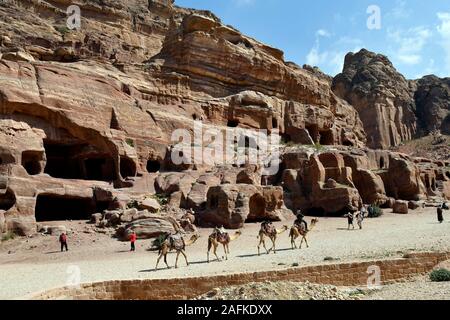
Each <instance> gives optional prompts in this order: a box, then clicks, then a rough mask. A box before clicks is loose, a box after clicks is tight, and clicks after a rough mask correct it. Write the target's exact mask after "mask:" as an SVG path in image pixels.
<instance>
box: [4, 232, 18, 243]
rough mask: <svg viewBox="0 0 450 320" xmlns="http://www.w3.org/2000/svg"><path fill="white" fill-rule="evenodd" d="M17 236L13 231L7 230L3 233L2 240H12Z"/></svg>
mask: <svg viewBox="0 0 450 320" xmlns="http://www.w3.org/2000/svg"><path fill="white" fill-rule="evenodd" d="M15 237H16V235H15V234H14V233H13V232H7V233H5V234H4V235H2V242H3V241H8V240H12V239H14V238H15Z"/></svg>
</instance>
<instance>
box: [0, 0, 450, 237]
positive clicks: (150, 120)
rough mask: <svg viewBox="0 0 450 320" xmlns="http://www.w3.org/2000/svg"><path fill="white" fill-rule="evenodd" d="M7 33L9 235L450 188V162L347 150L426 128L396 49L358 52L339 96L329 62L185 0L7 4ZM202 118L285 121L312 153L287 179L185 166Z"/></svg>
mask: <svg viewBox="0 0 450 320" xmlns="http://www.w3.org/2000/svg"><path fill="white" fill-rule="evenodd" d="M70 4H76V5H79V6H80V8H81V13H82V20H81V22H82V27H81V29H80V30H78V31H77V30H69V29H67V27H65V22H66V19H67V16H66V8H67V7H68V6H69V5H70ZM0 36H1V37H0V55H1V57H0V124H1V125H0V173H1V177H0V231H5V230H9V231H15V232H17V233H21V234H30V233H33V232H35V231H36V222H39V221H45V220H46V219H62V220H64V219H69V218H70V219H88V218H89V217H90V215H91V214H97V215H95V217H97V218H98V217H100V216H101V217H102V219H103V218H104V220H105V221H107V223H106V224H108V225H109V224H111V223H110V221H114V220H118V221H119V220H120V221H122V220H123V221H122V222H127V223H129V226H130V228H133V227H136V226H138V227H139V228H142V226H147V227H146V228H150V226H151V228H155V226H157V225H161V223H162V224H164V226H165V227H164V228H166V229H167V228H170V227H171V224H170V223H169V222H167V221H166V220H164V223H163V222H161V221H160V222H161V223H160V222H157V223H155V222H154V221H150V222H148V223H147V222H142V221H141V219H153V218H154V216H150V218H149V215H148V214H146V213H142V214H141V213H134V214H133V215H131V214H128V213H127V211H126V210H127V207H129V206H130V205H131V206H133V205H134V204H135V203H140V204H142V203H144V202H145V201H147V200H146V199H147V198H148V197H155V198H156V199H159V200H161V199H165V200H164V202H165V203H164V205H166V206H168V207H170V208H172V209H173V208H175V209H176V208H182V209H193V210H195V213H196V223H197V224H199V225H206V226H210V225H219V224H222V225H226V226H229V227H233V228H236V227H241V226H242V224H243V223H245V222H246V221H259V220H261V219H284V218H285V217H286V216H288V215H290V214H292V213H291V211H290V210H288V209H292V210H295V209H297V208H302V209H306V210H310V209H315V210H317V211H318V212H320V213H324V214H340V213H342V212H344V211H345V210H348V209H349V208H353V207H357V206H359V205H360V204H361V203H362V201H364V202H373V201H381V202H383V203H388V200H389V199H391V198H404V199H407V200H416V199H423V198H426V197H427V196H430V195H432V196H436V197H442V196H443V195H445V193H446V192H447V190H450V188H448V187H447V184H448V175H447V174H446V172H445V168H446V167H447V165H448V164H446V163H445V162H441V163H434V162H432V163H430V164H427V166H426V168H424V169H423V170H422V171H421V168H420V165H419V164H418V163H414V160H413V159H412V158H405V157H404V156H400V155H397V154H391V155H389V154H385V155H383V156H378V157H379V158H380V159H383V161H384V162H383V163H380V161H381V160H380V159H377V160H374V159H372V158H376V156H374V155H373V153H370V152H366V151H363V153H362V154H361V155H360V159H359V160H355V161H352V160H351V159H350V158H352V159H353V155H350V156H349V155H347V154H346V152H348V150H352V149H353V150H365V149H360V148H364V146H365V144H366V139H367V138H369V146H379V147H387V146H390V145H395V144H398V143H399V142H400V141H402V140H405V139H409V138H411V137H412V136H413V135H414V134H415V132H416V131H417V125H416V118H415V116H414V113H413V111H414V110H413V109H414V108H413V107H414V106H413V104H411V99H412V97H413V95H412V93H411V90H410V89H409V85H411V86H413V84H411V83H409V84H408V82H406V80H404V78H403V77H402V76H401V75H399V74H398V73H397V72H396V71H395V69H393V67H392V65H391V64H390V63H389V62H388V61H387V59H385V58H384V57H382V56H377V55H373V54H369V53H367V52H363V53H359V54H356V55H349V56H348V57H347V59H346V68H345V70H344V73H343V75H342V76H340V77H337V78H336V79H334V90H332V79H331V78H330V77H328V76H326V75H324V74H323V73H321V72H320V71H319V70H318V69H316V68H312V67H308V66H305V67H304V68H300V67H298V66H297V65H295V64H293V63H289V62H285V61H284V59H283V52H282V51H280V50H278V49H276V48H272V47H269V46H267V45H265V44H263V43H260V42H258V41H257V40H255V39H252V38H250V37H247V36H245V35H243V34H242V33H240V32H239V31H238V30H236V29H234V28H232V27H230V26H226V25H224V24H223V23H221V21H220V20H219V19H218V18H217V17H215V16H214V15H213V14H212V13H210V12H206V11H195V10H191V9H183V8H179V7H177V6H175V5H174V3H173V1H169V0H167V1H164V0H159V1H156V0H153V1H152V0H150V1H144V0H132V1H112V0H103V1H94V0H76V1H67V0H48V1H35V0H24V1H20V2H18V1H12V0H6V1H2V2H0ZM368 57H369V58H368ZM360 65H363V66H362V67H361V66H360ZM366 65H367V66H366ZM366 69H367V70H366ZM360 73H362V74H364V75H366V76H367V79H365V78H364V77H361V76H360ZM377 79H380V80H377ZM366 80H367V81H366ZM372 82H375V83H377V85H373V83H372ZM397 82H398V83H397ZM418 87H420V88H423V89H421V90H422V91H426V90H427V89H426V85H425V84H424V83H423V84H421V83H419V84H418ZM422 91H420V92H422ZM355 92H356V93H355ZM443 97H444V96H443ZM442 99H444V100H442V101H444V102H443V103H444V104H445V97H444V98H442ZM430 103H432V104H433V108H434V106H435V102H434V100H433V102H430ZM352 104H354V105H352ZM424 104H425V105H426V104H427V102H424ZM438 105H439V107H436V108H441V103H440V102H439V103H438ZM372 106H374V107H373V108H372ZM361 119H362V120H363V121H361ZM373 119H378V120H377V122H376V123H375V124H373V125H371V124H370V120H373ZM194 120H197V121H202V123H203V125H204V126H205V127H206V128H214V129H218V130H221V131H226V130H233V129H234V128H236V127H238V128H245V129H266V130H268V131H269V132H273V131H275V129H278V130H279V132H280V134H281V136H282V137H283V140H284V142H285V143H286V144H288V145H290V144H303V145H307V146H309V147H306V148H307V149H308V151H307V152H306V154H305V153H304V151H299V152H297V151H296V152H291V151H289V150H288V151H286V155H284V156H283V157H284V159H286V160H283V161H284V162H283V164H282V166H281V170H280V172H279V174H278V175H276V176H273V177H264V176H263V175H262V173H261V172H260V168H258V167H252V166H248V165H245V164H242V165H239V164H238V165H234V166H231V165H227V166H215V165H214V164H208V165H185V166H177V165H174V164H173V163H172V161H171V159H170V150H171V147H172V145H173V144H174V142H173V141H171V134H172V132H173V131H174V130H175V129H178V128H185V129H187V130H188V131H192V130H193V126H194ZM364 130H366V131H364ZM366 133H367V134H366ZM366 136H367V137H366ZM205 139H206V138H205ZM204 144H207V142H206V141H204V140H202V139H201V140H200V141H199V143H198V145H196V143H194V142H193V143H192V146H193V147H197V148H201V147H202V146H203V145H204ZM312 145H315V147H314V148H317V146H320V145H322V146H328V148H331V149H333V150H334V151H332V152H331V153H330V154H328V151H327V149H324V150H322V151H318V150H315V151H314V148H312V147H311V146H312ZM342 145H343V146H346V147H345V148H344V149H340V147H337V146H342ZM348 148H349V149H348ZM291 158H293V159H296V160H295V161H290V160H289V159H291ZM391 158H392V161H391V163H392V165H391V166H392V169H391V166H389V165H388V163H387V162H388V161H389V159H391ZM397 158H400V159H398V160H395V159H397ZM368 159H372V160H370V161H369V160H368ZM376 161H378V162H376ZM359 162H362V163H365V164H364V165H361V164H360V163H359ZM369 162H370V163H371V164H370V165H369V164H368V163H369ZM394 164H397V166H394ZM399 168H400V169H401V170H400V169H399ZM378 170H381V172H378ZM386 170H391V171H392V172H391V173H392V174H385V172H386ZM397 172H400V173H399V174H400V175H401V176H400V177H398V176H396V175H395V174H396V173H397ZM333 181H334V182H333ZM426 181H428V185H427V184H426ZM437 181H439V183H438V182H437ZM147 202H148V201H147ZM167 212H169V211H167ZM167 212H165V211H164V212H163V214H168V213H167ZM99 213H102V214H100V215H98V214H99ZM130 216H132V217H136V219H137V220H139V222H135V221H131V220H132V219H134V218H131V220H130ZM152 217H153V218H152ZM97 218H96V219H94V220H95V221H96V220H98V219H97ZM158 221H159V220H158ZM98 222H99V223H101V221H98ZM114 223H115V222H114ZM114 223H112V224H114ZM187 227H189V228H191V229H192V226H191V225H190V224H187ZM122 231H123V232H124V234H126V230H122ZM154 231H155V230H153V229H152V230H150V231H149V230H144V231H142V234H146V235H149V234H151V235H154V234H155V232H154ZM156 231H158V230H156Z"/></svg>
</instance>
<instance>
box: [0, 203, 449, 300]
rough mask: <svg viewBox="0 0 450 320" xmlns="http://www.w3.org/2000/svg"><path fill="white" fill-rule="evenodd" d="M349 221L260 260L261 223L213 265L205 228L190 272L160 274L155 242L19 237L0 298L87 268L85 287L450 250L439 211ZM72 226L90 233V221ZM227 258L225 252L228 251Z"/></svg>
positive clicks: (283, 239) (4, 267) (4, 263)
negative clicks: (64, 242)
mask: <svg viewBox="0 0 450 320" xmlns="http://www.w3.org/2000/svg"><path fill="white" fill-rule="evenodd" d="M346 223H347V222H346V219H345V218H320V222H319V224H318V225H317V227H316V228H315V229H314V230H312V231H311V233H310V234H309V236H308V240H309V244H310V248H308V249H306V248H303V249H301V250H291V249H290V241H289V238H288V233H287V232H286V233H284V234H282V235H280V236H279V239H278V242H277V247H278V252H277V254H273V253H272V254H270V255H267V254H264V255H261V256H257V254H256V253H257V251H256V245H257V239H256V235H257V233H258V230H259V224H248V225H246V227H245V228H244V229H243V230H242V232H243V234H242V236H241V237H240V238H239V239H238V240H236V241H234V242H233V243H232V244H231V245H230V250H231V255H230V257H229V260H228V261H222V262H212V263H209V264H208V263H206V247H207V236H208V234H209V233H210V232H211V230H208V229H201V230H200V232H201V237H200V239H199V240H198V242H197V243H195V244H194V245H192V246H190V247H189V248H188V250H187V253H188V257H189V260H190V262H191V265H190V266H189V267H187V266H186V265H185V263H184V261H183V260H182V258H180V261H179V266H180V268H179V269H173V268H172V269H162V270H158V271H155V270H154V267H155V263H156V258H157V256H156V253H155V252H149V251H147V250H146V249H147V248H148V247H149V246H150V242H151V241H150V240H145V241H139V242H138V246H137V252H135V253H130V252H129V251H128V250H129V243H123V242H119V241H117V240H115V239H112V238H111V237H110V236H109V235H104V234H89V233H84V232H78V233H76V234H74V235H72V236H71V237H70V238H69V249H70V251H69V252H67V253H60V252H59V243H58V240H57V237H54V236H42V235H39V236H36V237H34V238H30V239H14V240H10V241H7V242H3V243H2V244H0V275H1V276H0V299H11V298H19V297H23V296H26V295H28V294H31V293H35V292H39V291H43V290H47V289H49V288H53V287H60V286H64V285H66V284H67V283H71V282H70V281H73V279H76V277H77V274H76V270H80V280H81V282H93V281H105V280H114V279H144V278H171V277H186V276H204V275H208V274H210V275H213V274H214V275H216V274H226V273H238V272H253V271H256V270H261V271H262V270H275V269H284V268H287V267H291V266H292V265H293V264H298V265H314V264H325V263H328V262H326V261H324V259H325V258H326V257H332V258H335V259H338V260H339V261H340V262H344V261H359V260H367V259H376V258H388V257H399V256H402V255H403V254H404V253H406V252H411V251H415V252H420V251H450V222H449V221H445V222H444V223H443V224H439V223H437V221H436V217H435V209H434V208H428V209H421V210H416V211H414V212H413V213H410V214H409V215H395V214H391V213H389V212H388V211H385V214H384V216H383V217H381V218H377V219H367V220H365V221H364V229H363V230H354V231H348V230H347V224H346ZM64 224H65V225H69V227H71V226H72V227H73V225H75V226H76V227H77V229H79V230H83V228H85V224H84V223H83V222H72V223H71V224H70V223H64ZM284 224H286V225H290V224H291V221H288V222H279V223H276V225H277V226H278V227H281V226H283V225H284ZM219 254H220V255H222V254H223V251H222V248H220V249H219ZM168 260H169V264H170V265H171V266H173V265H174V262H175V261H174V260H175V256H174V255H173V254H172V255H170V256H169V257H168ZM160 267H162V268H164V266H163V265H160ZM380 294H381V293H380ZM374 298H377V297H376V296H374ZM380 298H381V296H380ZM385 298H386V297H385Z"/></svg>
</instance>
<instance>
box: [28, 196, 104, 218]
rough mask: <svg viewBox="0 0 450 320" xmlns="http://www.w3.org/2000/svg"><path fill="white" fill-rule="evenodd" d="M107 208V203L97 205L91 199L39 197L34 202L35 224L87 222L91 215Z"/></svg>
mask: <svg viewBox="0 0 450 320" xmlns="http://www.w3.org/2000/svg"><path fill="white" fill-rule="evenodd" d="M107 208H108V203H103V202H99V203H97V202H96V201H95V200H94V199H93V198H75V197H67V196H59V195H39V196H38V197H37V200H36V209H35V216H36V221H37V222H42V221H63V220H89V219H90V217H91V215H92V214H94V213H96V212H101V211H103V210H105V209H107Z"/></svg>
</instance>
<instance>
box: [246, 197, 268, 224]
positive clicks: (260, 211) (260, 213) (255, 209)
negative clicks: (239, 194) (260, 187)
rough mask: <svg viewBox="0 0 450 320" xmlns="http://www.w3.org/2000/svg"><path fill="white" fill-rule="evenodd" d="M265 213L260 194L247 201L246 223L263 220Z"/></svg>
mask: <svg viewBox="0 0 450 320" xmlns="http://www.w3.org/2000/svg"><path fill="white" fill-rule="evenodd" d="M265 213H266V200H265V199H264V197H263V196H262V195H261V194H259V193H258V194H255V195H253V196H251V197H250V200H249V214H248V217H249V218H248V219H247V222H258V221H262V220H264V216H265Z"/></svg>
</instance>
